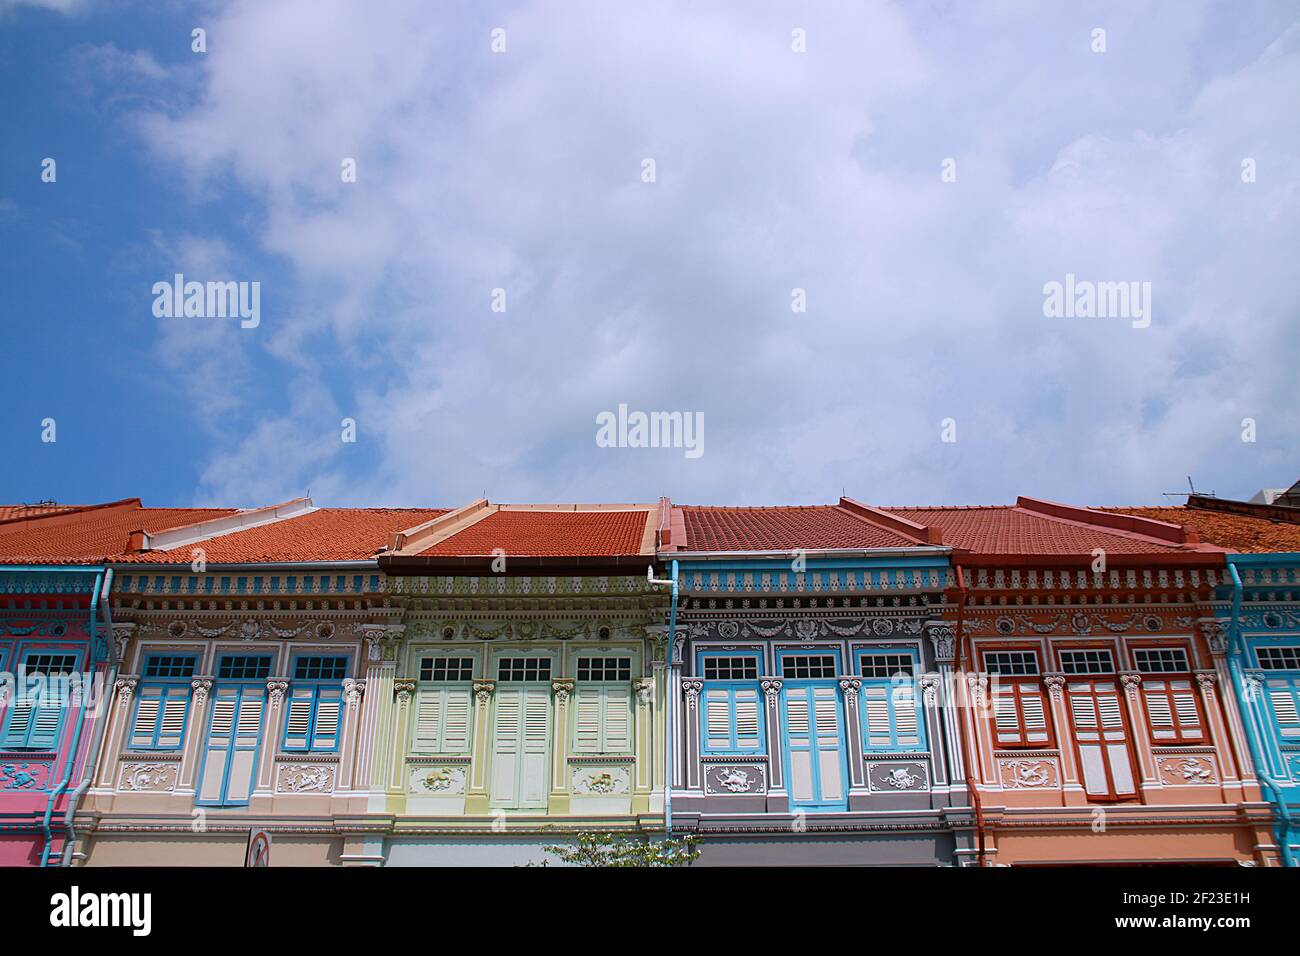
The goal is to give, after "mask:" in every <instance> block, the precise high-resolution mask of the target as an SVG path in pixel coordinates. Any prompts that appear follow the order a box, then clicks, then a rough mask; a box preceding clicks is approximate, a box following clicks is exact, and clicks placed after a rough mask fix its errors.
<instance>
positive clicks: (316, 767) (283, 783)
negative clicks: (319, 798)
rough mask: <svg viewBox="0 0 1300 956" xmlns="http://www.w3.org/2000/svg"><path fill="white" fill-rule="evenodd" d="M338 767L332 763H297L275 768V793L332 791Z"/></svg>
mask: <svg viewBox="0 0 1300 956" xmlns="http://www.w3.org/2000/svg"><path fill="white" fill-rule="evenodd" d="M336 773H338V768H337V767H335V766H334V765H332V764H324V763H319V764H298V765H293V766H287V767H279V768H277V772H276V778H275V792H276V793H332V792H333V790H334V776H335V774H336Z"/></svg>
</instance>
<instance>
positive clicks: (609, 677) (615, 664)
mask: <svg viewBox="0 0 1300 956" xmlns="http://www.w3.org/2000/svg"><path fill="white" fill-rule="evenodd" d="M631 679H632V658H630V657H579V658H578V680H603V681H619V680H631Z"/></svg>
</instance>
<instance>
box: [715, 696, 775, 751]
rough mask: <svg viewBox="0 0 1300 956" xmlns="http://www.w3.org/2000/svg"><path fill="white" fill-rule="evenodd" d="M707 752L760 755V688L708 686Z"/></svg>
mask: <svg viewBox="0 0 1300 956" xmlns="http://www.w3.org/2000/svg"><path fill="white" fill-rule="evenodd" d="M704 749H705V750H706V751H708V752H712V753H761V752H762V751H763V712H762V708H761V706H760V702H759V690H758V688H757V687H707V688H705V691H704Z"/></svg>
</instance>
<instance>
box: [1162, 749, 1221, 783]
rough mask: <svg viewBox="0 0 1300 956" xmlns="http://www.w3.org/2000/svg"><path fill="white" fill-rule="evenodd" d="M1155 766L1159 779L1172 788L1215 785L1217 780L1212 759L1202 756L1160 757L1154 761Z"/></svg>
mask: <svg viewBox="0 0 1300 956" xmlns="http://www.w3.org/2000/svg"><path fill="white" fill-rule="evenodd" d="M1156 765H1157V766H1158V767H1159V768H1160V779H1161V780H1163V781H1164V782H1165V783H1166V784H1170V785H1173V786H1178V787H1185V786H1192V785H1196V784H1202V783H1217V782H1218V780H1219V776H1218V774H1217V773H1216V771H1215V767H1214V758H1213V757H1210V756H1206V755H1202V754H1194V755H1188V756H1185V757H1161V758H1159V760H1157V761H1156Z"/></svg>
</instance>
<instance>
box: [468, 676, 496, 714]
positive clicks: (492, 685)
mask: <svg viewBox="0 0 1300 956" xmlns="http://www.w3.org/2000/svg"><path fill="white" fill-rule="evenodd" d="M496 686H497V682H496V681H494V680H489V679H487V678H483V679H480V680H476V681H474V683H473V684H472V688H473V690H474V699H475V700H476V701H478V702H479V704H480V705H482V706H484V707H486V706H487V702H488V701H489V700H491V699H492V692H493V691H494V690H496Z"/></svg>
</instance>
